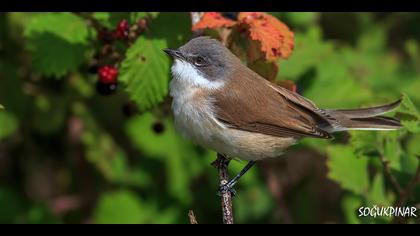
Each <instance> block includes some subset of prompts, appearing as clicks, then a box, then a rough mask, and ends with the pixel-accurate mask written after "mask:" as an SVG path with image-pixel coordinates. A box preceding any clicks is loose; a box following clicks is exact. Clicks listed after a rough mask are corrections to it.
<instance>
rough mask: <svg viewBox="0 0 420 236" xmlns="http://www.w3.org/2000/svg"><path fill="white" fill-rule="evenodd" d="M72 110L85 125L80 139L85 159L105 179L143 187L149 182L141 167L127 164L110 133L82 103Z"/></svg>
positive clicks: (125, 157)
mask: <svg viewBox="0 0 420 236" xmlns="http://www.w3.org/2000/svg"><path fill="white" fill-rule="evenodd" d="M73 110H74V113H75V114H76V115H77V116H79V117H80V118H81V119H82V121H83V123H84V126H85V129H84V132H83V133H82V137H81V139H82V143H83V145H84V146H85V150H86V154H85V155H86V159H87V160H88V161H89V162H91V163H92V164H93V165H94V166H95V167H96V168H97V169H98V170H99V171H100V173H101V174H102V175H103V176H104V177H105V178H106V179H107V181H109V182H112V183H117V184H122V185H128V186H136V187H145V186H148V185H149V184H150V183H151V180H150V177H149V175H148V174H147V173H146V172H145V171H144V170H143V169H140V168H135V167H134V166H130V165H129V163H128V161H127V156H126V155H125V152H124V151H123V150H122V149H121V148H120V147H119V146H118V145H117V143H116V142H115V141H114V140H113V138H112V136H111V135H110V134H108V133H107V132H106V131H104V130H102V129H101V128H100V127H99V126H98V124H97V123H96V122H97V121H96V120H94V119H93V117H92V116H91V114H90V113H89V112H88V111H87V109H86V108H85V107H84V106H83V105H81V104H77V105H75V106H74V108H73Z"/></svg>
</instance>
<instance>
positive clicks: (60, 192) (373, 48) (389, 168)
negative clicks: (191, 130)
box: [0, 12, 420, 223]
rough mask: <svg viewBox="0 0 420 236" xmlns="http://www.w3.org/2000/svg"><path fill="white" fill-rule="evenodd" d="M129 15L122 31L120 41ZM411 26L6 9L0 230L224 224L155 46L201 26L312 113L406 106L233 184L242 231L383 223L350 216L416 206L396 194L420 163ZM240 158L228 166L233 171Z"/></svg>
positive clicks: (388, 21) (306, 143)
mask: <svg viewBox="0 0 420 236" xmlns="http://www.w3.org/2000/svg"><path fill="white" fill-rule="evenodd" d="M123 19H125V20H126V21H127V22H128V24H129V29H127V30H128V36H127V38H118V37H114V36H113V32H115V30H116V29H118V27H119V25H120V22H121V20H123ZM419 19H420V15H419V14H418V13H390V14H385V13H314V12H312V13H309V12H308V13H300V12H288V13H276V12H273V13H256V12H251V13H243V12H242V13H239V14H237V16H236V18H234V19H233V18H232V16H227V15H226V14H225V13H215V12H211V13H210V12H209V13H204V14H203V16H202V18H201V20H200V21H199V22H197V23H196V24H194V25H192V24H191V19H190V15H189V14H188V13H163V12H160V13H158V12H155V13H148V12H93V13H68V12H64V13H7V14H2V15H1V16H0V52H1V53H0V71H2V73H0V103H1V104H3V105H4V107H3V105H0V176H1V178H0V209H2V210H1V211H0V222H1V223H6V222H8V223H81V222H83V223H86V222H92V223H187V222H188V217H187V212H188V210H189V209H192V210H194V212H195V215H196V216H197V220H198V222H199V223H220V222H221V216H220V202H219V199H218V197H217V196H216V190H217V187H218V186H217V171H216V170H215V169H214V168H213V167H212V166H211V165H210V163H211V162H212V161H213V160H214V159H215V153H214V152H213V151H211V150H206V149H204V148H202V147H198V146H197V145H194V144H193V143H191V141H189V140H186V139H184V138H183V137H181V136H180V135H179V134H178V133H177V132H176V130H175V127H174V125H173V119H172V114H171V111H170V102H171V101H170V99H169V98H168V83H169V81H170V65H171V61H170V59H169V58H168V57H167V56H166V55H165V54H164V53H163V52H162V49H164V48H177V47H179V46H181V45H182V44H183V43H185V42H186V41H188V39H189V38H190V37H191V36H192V34H194V33H199V32H201V33H204V34H207V35H211V36H212V37H215V38H218V39H219V40H221V41H222V42H223V43H224V44H225V45H226V46H227V47H229V49H230V50H232V52H234V53H235V54H236V55H237V56H238V57H240V58H241V59H242V60H243V62H244V63H246V64H247V65H248V66H249V67H250V68H252V69H253V70H255V71H256V72H257V73H259V74H261V75H262V76H264V77H265V78H266V79H268V80H271V81H272V82H275V83H278V84H280V85H281V86H284V87H287V88H289V89H291V90H297V92H298V93H300V94H302V95H304V96H306V97H308V98H309V99H311V100H313V101H314V102H315V103H316V104H317V105H318V106H319V107H323V108H357V107H368V106H374V105H379V104H383V103H387V102H390V101H393V100H396V99H398V98H399V97H402V99H403V102H402V104H401V106H400V107H399V108H398V109H397V110H395V111H393V112H392V113H390V115H391V116H394V117H396V118H399V119H401V122H402V125H403V128H402V129H400V130H398V131H391V132H384V131H350V132H347V133H337V134H336V135H335V139H334V140H332V141H326V140H316V139H309V138H308V139H303V140H302V141H301V142H300V144H298V145H296V146H294V147H292V148H290V150H288V151H287V152H286V153H285V157H284V158H280V159H278V160H264V161H262V162H260V163H258V167H257V168H255V169H252V170H251V171H250V172H249V173H247V174H246V175H245V176H244V177H243V179H241V181H240V183H239V185H238V186H237V188H236V190H237V191H238V195H237V196H236V197H235V198H234V213H235V218H236V221H237V222H239V223H255V222H257V223H260V222H261V223H267V222H268V223H282V222H296V223H324V222H344V223H389V222H391V221H392V220H395V219H392V218H389V217H377V218H374V217H358V214H357V210H358V208H359V207H361V206H375V205H376V206H392V205H397V203H401V201H402V204H403V205H405V206H414V205H416V204H418V202H419V199H420V189H419V187H418V185H415V187H414V189H413V191H409V197H408V198H406V199H404V198H405V197H404V192H405V191H406V190H409V186H410V183H411V182H413V178H415V175H416V173H417V172H416V171H417V167H418V165H419V159H418V157H419V156H420V148H419V145H418V143H419V140H420V113H419V107H420V94H419V92H418V91H419V89H420V63H419V62H420V45H419V39H420V30H419V28H418V27H417V25H418V20H419ZM349 25H351V27H352V30H351V32H350V31H348V30H347V29H348V27H349ZM343 29H346V30H345V31H343ZM104 32H105V33H106V34H108V35H106V37H105V36H104ZM108 65H112V66H115V68H118V72H119V73H118V74H119V76H118V88H117V90H116V91H117V92H116V93H115V94H113V95H112V96H101V94H99V93H98V92H96V91H95V83H97V80H98V75H97V74H96V72H95V70H94V68H95V67H103V66H108ZM92 70H93V74H92ZM306 157H309V158H306ZM244 164H245V163H243V162H240V161H234V162H232V163H231V166H230V171H231V173H232V174H233V173H237V172H238V171H239V170H240V169H241V168H242V167H243V166H244ZM414 183H415V182H414ZM416 220H417V219H406V222H409V223H414V222H416ZM417 221H418V220H417ZM417 223H418V222H417Z"/></svg>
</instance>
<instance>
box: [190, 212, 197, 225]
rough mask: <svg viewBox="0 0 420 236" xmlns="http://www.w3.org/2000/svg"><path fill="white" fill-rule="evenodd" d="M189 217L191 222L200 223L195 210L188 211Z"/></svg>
mask: <svg viewBox="0 0 420 236" xmlns="http://www.w3.org/2000/svg"><path fill="white" fill-rule="evenodd" d="M188 218H189V219H190V224H192V225H196V224H198V222H197V219H196V218H195V214H194V211H193V210H189V211H188Z"/></svg>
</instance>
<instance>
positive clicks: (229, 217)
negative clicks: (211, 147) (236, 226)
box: [214, 153, 233, 224]
mask: <svg viewBox="0 0 420 236" xmlns="http://www.w3.org/2000/svg"><path fill="white" fill-rule="evenodd" d="M229 162H230V160H229V159H227V158H226V157H225V156H223V155H222V154H219V153H218V154H217V159H216V161H215V162H214V164H215V166H216V167H217V169H218V170H219V180H220V186H222V185H225V184H227V183H228V182H229V175H228V165H229ZM220 194H221V196H220V201H221V204H222V212H223V224H233V210H232V193H231V192H230V191H222V192H221V193H220Z"/></svg>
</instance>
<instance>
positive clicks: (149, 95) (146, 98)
mask: <svg viewBox="0 0 420 236" xmlns="http://www.w3.org/2000/svg"><path fill="white" fill-rule="evenodd" d="M187 16H188V15H185V17H184V18H182V16H180V15H179V14H177V15H176V18H177V21H175V22H174V21H173V17H174V16H173V14H171V13H160V14H159V15H158V17H157V18H156V19H153V20H152V23H151V24H150V29H149V31H148V32H147V33H146V35H144V36H141V37H139V38H138V39H137V41H136V42H135V43H134V44H133V45H132V46H131V47H130V48H129V49H128V50H127V52H126V58H125V59H124V61H123V62H122V64H121V68H120V81H121V82H122V83H124V84H125V86H126V88H125V90H126V91H127V93H128V95H129V96H130V98H131V99H132V100H133V101H134V102H135V103H136V104H137V105H138V108H139V110H140V111H145V110H147V109H150V108H152V107H153V106H155V105H157V104H158V103H160V102H162V101H163V99H164V97H165V96H166V95H167V93H168V81H169V78H170V73H169V71H170V60H169V58H168V56H167V55H166V54H165V53H164V52H163V51H162V49H165V48H168V47H178V46H180V44H181V42H183V41H184V40H186V38H187V36H188V34H187V32H189V31H188V24H189V23H188V22H189V21H188V18H187Z"/></svg>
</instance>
